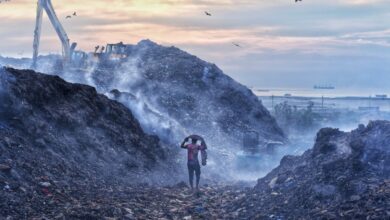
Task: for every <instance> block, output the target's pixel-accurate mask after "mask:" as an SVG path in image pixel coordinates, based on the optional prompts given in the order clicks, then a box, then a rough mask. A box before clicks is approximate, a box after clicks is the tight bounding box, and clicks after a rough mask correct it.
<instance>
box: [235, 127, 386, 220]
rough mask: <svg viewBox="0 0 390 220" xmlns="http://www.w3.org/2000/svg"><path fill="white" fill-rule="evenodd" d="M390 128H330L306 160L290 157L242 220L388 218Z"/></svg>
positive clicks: (248, 203)
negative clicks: (341, 129) (256, 219)
mask: <svg viewBox="0 0 390 220" xmlns="http://www.w3.org/2000/svg"><path fill="white" fill-rule="evenodd" d="M389 134H390V122H388V121H374V122H370V123H369V124H368V125H367V127H364V126H363V125H360V126H359V128H358V129H356V130H353V131H352V132H341V131H339V130H338V129H331V128H324V129H321V130H320V131H319V132H318V134H317V139H316V143H315V145H314V147H313V148H312V149H311V150H308V151H307V152H305V153H304V154H303V155H302V156H286V157H284V158H283V159H282V161H281V163H280V166H279V167H277V168H276V169H274V170H273V171H272V172H270V173H269V174H268V175H267V176H266V177H264V178H262V179H259V180H258V184H257V185H256V187H255V188H254V190H253V191H252V193H249V194H248V195H247V196H246V197H245V199H243V200H241V201H239V202H235V203H234V205H232V210H234V209H235V208H236V207H238V206H241V207H242V210H240V216H241V217H242V218H281V219H288V218H320V217H324V218H330V219H333V218H335V219H336V218H353V219H356V218H364V219H365V218H366V217H369V218H370V219H371V218H384V217H385V216H389V214H390V208H389V207H390V206H389V201H390V200H389V199H390V190H389V188H388V187H389V184H390V182H389V177H390V148H389V146H390V136H389Z"/></svg>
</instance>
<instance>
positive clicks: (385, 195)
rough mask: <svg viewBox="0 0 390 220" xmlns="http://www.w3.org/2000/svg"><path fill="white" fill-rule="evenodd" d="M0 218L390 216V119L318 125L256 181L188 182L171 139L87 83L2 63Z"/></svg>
mask: <svg viewBox="0 0 390 220" xmlns="http://www.w3.org/2000/svg"><path fill="white" fill-rule="evenodd" d="M0 101H1V102H0V194H1V196H0V217H1V218H2V219H388V218H389V216H390V204H389V203H390V188H389V186H390V181H389V177H390V148H389V144H390V135H389V134H390V122H387V121H373V122H371V123H369V124H368V125H367V126H364V125H361V126H359V127H358V128H357V129H356V130H354V131H352V132H342V131H339V130H337V129H332V128H324V129H321V130H320V131H319V132H318V134H317V138H316V143H315V145H314V146H313V148H312V149H310V150H308V151H307V152H305V153H304V154H303V155H302V156H286V157H284V158H283V159H282V161H281V163H280V166H278V167H277V168H275V169H274V170H273V171H271V172H270V173H269V174H268V175H267V176H265V177H264V178H261V179H259V180H258V183H257V184H256V186H254V187H247V185H245V184H239V183H231V184H228V183H225V184H222V183H218V182H217V183H210V184H208V185H205V184H203V185H202V186H201V189H200V191H199V192H194V191H191V190H190V189H188V187H187V185H186V184H185V183H182V182H181V181H182V180H185V179H186V178H185V176H183V175H182V174H181V173H180V172H179V171H177V170H176V169H175V167H177V166H178V164H175V163H174V161H173V160H171V159H170V158H174V157H175V152H171V150H170V149H171V148H172V146H166V145H163V144H162V143H161V142H160V141H159V138H158V137H156V136H152V135H148V134H146V133H145V132H144V131H143V130H142V128H141V126H140V124H139V122H138V120H137V119H136V118H135V117H134V116H133V115H132V112H131V111H130V110H129V109H128V108H126V107H125V106H124V105H122V104H120V103H119V102H117V101H113V100H110V99H108V98H107V97H105V96H103V95H99V94H98V93H97V92H96V90H95V89H94V88H93V87H89V86H85V85H81V84H71V83H67V82H65V81H64V80H62V79H61V78H59V77H57V76H48V75H44V74H39V73H35V72H33V71H26V70H16V69H11V68H2V69H1V70H0Z"/></svg>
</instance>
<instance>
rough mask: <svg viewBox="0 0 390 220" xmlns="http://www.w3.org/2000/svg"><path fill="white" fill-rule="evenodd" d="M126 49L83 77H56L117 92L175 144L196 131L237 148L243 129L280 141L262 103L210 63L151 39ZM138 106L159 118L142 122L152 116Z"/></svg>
mask: <svg viewBox="0 0 390 220" xmlns="http://www.w3.org/2000/svg"><path fill="white" fill-rule="evenodd" d="M127 51H128V52H127V55H128V56H127V58H126V59H124V60H120V61H112V60H105V59H101V60H100V62H99V63H98V64H96V65H95V66H94V67H93V68H92V69H89V70H88V71H89V72H87V73H85V74H80V71H75V72H72V71H70V70H69V71H65V72H64V74H63V75H62V76H61V77H63V78H64V79H66V80H70V81H72V80H75V81H77V82H80V83H86V84H89V85H92V86H94V87H96V88H97V90H98V91H99V92H101V93H109V92H110V91H111V90H116V91H117V92H116V93H117V95H116V97H119V98H118V101H121V102H123V103H124V104H125V105H127V106H128V107H130V108H131V109H132V110H133V112H134V114H135V115H136V116H139V118H140V119H139V120H140V122H141V124H142V126H143V127H144V128H145V129H146V130H147V131H148V132H151V133H153V132H154V134H157V135H159V136H161V138H165V137H169V138H171V141H173V142H174V143H176V142H177V141H178V139H181V138H182V137H183V136H184V135H188V134H192V133H197V134H199V135H202V136H204V137H205V138H206V139H211V140H213V141H214V142H215V143H221V142H224V143H232V144H230V145H237V143H239V144H241V142H242V141H241V140H242V136H243V134H244V133H245V132H248V131H257V132H259V133H260V136H261V137H262V140H264V141H268V140H272V141H284V140H285V139H284V134H283V132H282V130H281V129H280V128H279V126H278V125H277V124H276V122H275V120H274V118H273V117H272V116H271V115H270V113H269V112H268V111H267V109H266V108H265V107H264V106H263V105H262V103H261V101H260V100H259V99H258V98H257V97H256V96H255V95H254V94H253V93H252V92H251V91H250V90H249V89H248V88H246V87H245V86H243V85H241V84H239V83H238V82H236V81H235V80H233V79H232V78H230V77H229V76H227V75H225V74H224V73H223V72H222V70H220V69H219V68H218V67H217V66H216V65H215V64H211V63H208V62H206V61H203V60H201V59H199V58H198V57H196V56H193V55H191V54H188V53H186V52H184V51H182V50H180V49H178V48H176V47H164V46H161V45H158V44H156V43H154V42H152V41H150V40H143V41H141V42H139V43H138V44H136V45H128V48H127ZM82 76H85V78H80V77H82ZM118 92H119V93H118ZM121 93H124V94H125V96H127V95H128V94H131V95H132V96H133V97H134V98H135V99H137V100H138V102H134V101H132V102H128V101H126V99H121V98H120V94H121ZM127 97H128V96H127ZM141 105H142V106H147V109H152V110H153V111H154V112H156V113H157V114H159V115H160V116H161V117H160V119H162V120H157V122H155V121H152V120H146V119H145V120H142V119H141V117H142V116H143V115H144V114H146V115H148V116H151V117H154V116H153V115H150V114H149V113H150V112H147V111H144V110H143V109H140V106H141ZM160 121H165V123H168V125H166V128H167V129H169V130H171V131H173V133H174V134H167V133H166V132H165V131H162V132H161V127H162V126H161V123H160ZM161 133H162V134H161ZM169 135H170V136H169ZM175 135H176V136H175ZM175 137H176V138H175ZM179 137H180V138H179ZM233 143H234V144H233Z"/></svg>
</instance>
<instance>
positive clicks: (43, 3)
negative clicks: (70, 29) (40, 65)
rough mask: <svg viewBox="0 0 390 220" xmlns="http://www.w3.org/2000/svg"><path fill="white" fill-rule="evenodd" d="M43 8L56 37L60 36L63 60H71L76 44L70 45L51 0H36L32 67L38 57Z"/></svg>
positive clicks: (34, 65)
mask: <svg viewBox="0 0 390 220" xmlns="http://www.w3.org/2000/svg"><path fill="white" fill-rule="evenodd" d="M43 10H45V12H46V14H47V16H48V17H49V19H50V22H51V24H52V25H53V27H54V29H55V31H56V33H57V35H58V37H59V38H60V41H61V44H62V49H63V56H64V61H65V62H69V61H70V60H71V57H72V53H73V51H74V49H75V48H76V45H77V44H76V43H73V44H72V46H71V45H70V43H69V38H68V35H67V34H66V32H65V29H64V28H63V26H62V25H61V23H60V21H59V20H58V17H57V15H56V13H55V11H54V8H53V5H52V3H51V0H38V5H37V17H36V24H35V31H34V43H33V49H34V52H33V64H32V65H33V68H35V67H36V63H37V59H38V53H39V44H40V38H41V29H42V15H43Z"/></svg>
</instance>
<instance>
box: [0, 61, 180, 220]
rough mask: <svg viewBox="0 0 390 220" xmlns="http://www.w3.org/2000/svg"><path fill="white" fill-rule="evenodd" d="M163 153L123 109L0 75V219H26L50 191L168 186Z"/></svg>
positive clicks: (30, 75) (54, 82) (54, 80)
mask: <svg viewBox="0 0 390 220" xmlns="http://www.w3.org/2000/svg"><path fill="white" fill-rule="evenodd" d="M166 148H168V147H164V146H162V145H161V144H160V143H159V139H158V137H157V136H151V135H147V134H145V133H144V132H143V130H142V129H141V126H140V124H139V123H138V121H137V120H136V119H135V118H134V116H133V115H132V113H131V111H130V110H129V109H128V108H126V107H125V106H123V105H122V104H120V103H118V102H116V101H112V100H110V99H108V98H107V97H105V96H103V95H99V94H98V93H97V92H96V90H95V89H94V88H93V87H90V86H85V85H80V84H71V83H67V82H65V81H64V80H62V79H60V78H59V77H58V76H49V75H44V74H39V73H35V72H33V71H28V70H15V69H11V68H1V69H0V189H1V191H0V193H1V198H2V199H1V200H0V211H1V212H2V213H1V214H2V215H1V216H7V214H12V213H13V212H21V213H29V212H28V210H27V211H26V210H23V209H27V207H25V208H23V206H24V205H25V204H27V203H30V201H36V202H37V203H36V204H35V205H36V206H39V205H41V204H42V201H40V200H39V198H40V196H45V195H47V194H52V193H53V192H51V191H50V187H51V186H53V185H55V186H57V187H59V188H62V189H66V188H76V189H77V188H80V189H82V188H84V189H90V190H91V191H90V192H94V190H96V189H97V188H98V186H106V185H110V184H126V185H128V184H135V183H137V182H153V181H155V182H157V181H161V182H164V180H171V181H173V179H174V178H172V176H171V175H172V172H174V170H173V169H171V167H170V166H169V161H168V162H167V160H166V158H168V157H170V156H169V154H170V151H169V150H168V149H166ZM159 171H163V172H161V173H159V174H158V176H157V177H155V178H154V177H153V176H154V172H159ZM168 172H169V175H170V176H169V178H168V177H166V176H165V178H164V174H165V175H167V173H168ZM148 174H150V175H148ZM153 178H154V179H153ZM14 214H15V213H14ZM19 214H20V213H19Z"/></svg>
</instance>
